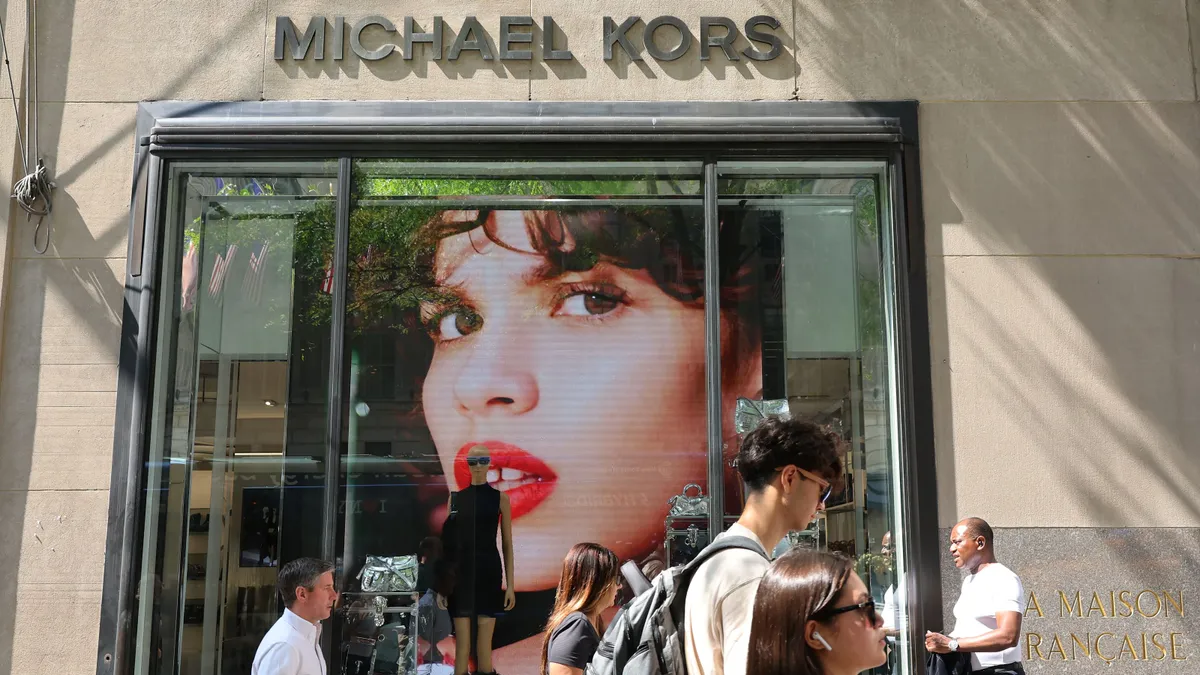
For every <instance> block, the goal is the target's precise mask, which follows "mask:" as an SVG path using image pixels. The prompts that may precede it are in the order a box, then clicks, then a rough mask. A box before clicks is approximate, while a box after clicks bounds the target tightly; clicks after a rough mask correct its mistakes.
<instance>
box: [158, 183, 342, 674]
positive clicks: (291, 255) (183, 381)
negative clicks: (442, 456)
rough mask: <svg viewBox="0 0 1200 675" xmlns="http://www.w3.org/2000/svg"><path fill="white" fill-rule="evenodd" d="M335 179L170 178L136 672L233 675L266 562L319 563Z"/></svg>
mask: <svg viewBox="0 0 1200 675" xmlns="http://www.w3.org/2000/svg"><path fill="white" fill-rule="evenodd" d="M336 175H337V173H336V164H332V165H331V164H327V163H279V164H273V165H269V166H261V165H259V166H253V167H252V166H245V167H241V166H238V165H230V164H229V163H223V164H221V165H217V166H205V165H198V164H188V165H182V164H181V165H177V166H176V167H175V168H174V169H173V170H172V171H171V173H170V186H169V196H168V205H169V206H168V209H169V210H168V213H169V214H170V215H169V216H168V218H167V222H168V226H167V228H166V242H165V250H166V251H167V252H168V255H167V256H166V257H165V261H164V267H163V273H162V280H163V290H162V293H161V294H160V308H159V312H160V316H161V319H160V323H159V331H158V335H159V338H158V344H159V345H160V346H159V352H158V358H157V367H156V369H155V383H154V394H153V406H154V408H153V411H152V415H151V440H150V457H149V462H148V465H147V468H148V478H147V485H148V490H147V508H146V526H145V543H144V549H143V551H144V553H143V568H142V575H141V587H140V590H139V597H140V607H139V611H138V616H139V625H138V642H139V645H140V646H139V649H138V652H137V665H136V666H135V672H137V673H175V672H178V673H184V674H192V673H218V672H220V673H248V672H250V664H251V660H252V659H253V657H254V650H255V648H256V647H257V641H258V639H259V638H261V637H262V635H263V634H264V633H265V632H266V630H267V629H268V628H269V627H270V626H271V624H272V623H273V622H274V621H275V619H276V618H277V617H278V616H279V613H280V612H281V611H282V610H281V608H280V607H279V602H278V598H277V597H276V594H275V592H274V584H275V578H276V572H277V568H278V566H279V563H280V560H288V559H291V558H295V557H297V556H301V555H317V554H319V553H320V537H321V532H320V528H319V527H316V528H313V527H311V526H309V527H300V526H297V525H296V524H298V523H300V522H309V523H313V522H316V523H319V522H320V521H321V504H322V495H323V487H322V486H323V485H324V475H325V471H326V467H325V466H324V461H325V451H324V449H323V448H324V437H325V428H324V425H323V424H322V421H323V420H324V419H325V414H324V410H325V407H326V400H327V396H328V387H327V385H326V382H327V381H328V377H327V374H328V362H329V357H330V353H329V331H330V298H329V286H328V283H327V280H326V277H327V276H328V271H329V264H330V261H331V260H332V256H333V234H334V203H335V198H336V195H335V186H336ZM287 525H290V527H287Z"/></svg>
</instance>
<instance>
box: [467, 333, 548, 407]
mask: <svg viewBox="0 0 1200 675" xmlns="http://www.w3.org/2000/svg"><path fill="white" fill-rule="evenodd" d="M484 330H486V329H484ZM518 342H519V341H518V340H517V339H516V336H511V335H495V336H487V335H482V334H481V335H480V336H479V339H478V340H477V341H476V343H475V344H474V345H472V347H473V348H474V351H473V353H472V354H471V356H470V358H469V359H468V360H467V363H466V364H465V365H464V367H463V369H462V371H461V372H460V373H459V376H458V380H457V382H455V384H454V396H455V399H457V402H458V405H459V407H460V408H461V409H462V410H463V411H465V412H466V413H467V414H470V415H490V414H494V413H508V414H520V413H524V412H528V411H530V410H532V409H533V408H534V406H536V405H537V403H538V387H537V381H536V380H535V379H534V376H533V373H532V372H531V371H530V369H529V367H528V366H529V365H530V364H529V363H528V359H527V358H525V357H524V356H523V355H522V351H523V350H522V348H521V346H520V345H519V344H517V343H518Z"/></svg>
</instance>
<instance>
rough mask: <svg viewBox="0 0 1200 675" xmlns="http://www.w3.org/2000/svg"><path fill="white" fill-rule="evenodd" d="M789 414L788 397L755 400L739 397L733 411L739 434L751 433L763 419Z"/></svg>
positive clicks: (735, 426)
mask: <svg viewBox="0 0 1200 675" xmlns="http://www.w3.org/2000/svg"><path fill="white" fill-rule="evenodd" d="M787 414H788V402H787V399H786V398H774V399H767V400H765V401H755V400H752V399H748V398H739V399H738V400H737V407H736V408H735V409H734V413H733V426H734V429H735V430H736V431H737V432H738V433H739V434H745V433H749V432H751V431H753V430H754V428H755V427H757V426H758V425H759V424H762V421H763V420H765V419H767V418H768V417H775V416H777V415H787Z"/></svg>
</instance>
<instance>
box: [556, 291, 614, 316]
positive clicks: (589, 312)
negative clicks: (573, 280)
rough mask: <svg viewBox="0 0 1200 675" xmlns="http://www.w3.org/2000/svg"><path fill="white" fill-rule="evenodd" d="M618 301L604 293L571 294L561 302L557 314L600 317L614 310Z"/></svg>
mask: <svg viewBox="0 0 1200 675" xmlns="http://www.w3.org/2000/svg"><path fill="white" fill-rule="evenodd" d="M620 304H621V301H620V299H618V298H614V297H612V296H611V295H605V294H604V293H587V292H580V293H572V294H571V295H568V296H567V297H566V299H564V300H563V303H562V309H560V310H559V312H558V313H559V314H563V315H566V316H600V315H602V314H608V313H609V312H611V311H613V310H615V309H616V308H617V307H619V306H620Z"/></svg>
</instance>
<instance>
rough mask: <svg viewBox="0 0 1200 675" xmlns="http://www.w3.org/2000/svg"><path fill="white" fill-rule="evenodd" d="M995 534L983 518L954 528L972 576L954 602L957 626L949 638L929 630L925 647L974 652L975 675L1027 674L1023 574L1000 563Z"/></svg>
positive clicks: (963, 564) (955, 548) (958, 557)
mask: <svg viewBox="0 0 1200 675" xmlns="http://www.w3.org/2000/svg"><path fill="white" fill-rule="evenodd" d="M992 536H993V535H992V528H991V526H990V525H988V524H987V523H986V522H985V521H984V520H983V519H981V518H967V519H966V520H963V521H961V522H959V523H958V524H957V525H955V526H954V528H953V529H951V530H950V555H952V556H953V557H954V565H955V567H958V568H959V569H965V570H967V572H968V574H967V576H966V578H964V579H963V582H962V593H961V594H959V596H958V602H956V603H955V604H954V630H953V631H952V632H951V633H950V635H949V636H946V635H942V634H941V633H926V634H925V649H927V650H928V651H931V652H934V653H937V654H946V653H949V652H963V653H968V654H970V655H971V672H973V673H987V674H988V675H1023V673H1024V672H1025V670H1024V668H1022V666H1021V650H1020V647H1019V646H1018V645H1019V644H1020V641H1021V617H1022V616H1024V615H1025V589H1024V587H1023V586H1022V585H1021V579H1020V577H1018V576H1017V575H1016V574H1015V573H1014V572H1013V571H1012V570H1010V569H1008V568H1007V567H1005V566H1004V565H1001V564H1000V563H998V562H996V552H995V549H994V548H993V546H992V543H993V539H992Z"/></svg>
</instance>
